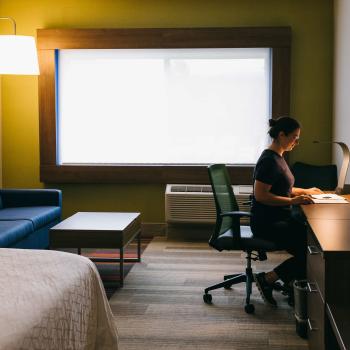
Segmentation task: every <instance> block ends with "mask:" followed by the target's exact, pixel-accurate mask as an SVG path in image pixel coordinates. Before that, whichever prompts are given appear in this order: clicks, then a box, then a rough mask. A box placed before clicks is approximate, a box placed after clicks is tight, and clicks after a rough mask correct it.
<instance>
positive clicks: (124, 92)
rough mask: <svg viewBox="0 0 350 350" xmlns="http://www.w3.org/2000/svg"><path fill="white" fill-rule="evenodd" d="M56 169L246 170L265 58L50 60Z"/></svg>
mask: <svg viewBox="0 0 350 350" xmlns="http://www.w3.org/2000/svg"><path fill="white" fill-rule="evenodd" d="M57 62H58V67H57V68H56V69H57V71H58V79H57V82H58V88H57V91H58V100H57V110H58V114H57V115H58V124H57V125H58V164H61V165H62V164H101V163H104V164H210V163H229V164H232V163H233V164H253V163H255V161H256V159H257V158H258V156H259V154H260V153H261V152H262V150H263V149H264V148H265V147H266V143H267V133H266V126H267V120H268V117H269V115H271V112H270V76H271V66H270V50H269V49H263V48H255V49H238V48H233V49H232V48H231V49H229V48H226V49H151V50H150V49H134V50H130V49H124V50H123V49H114V50H113V49H112V50H61V51H59V52H58V60H57Z"/></svg>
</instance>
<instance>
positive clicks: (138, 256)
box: [136, 231, 141, 262]
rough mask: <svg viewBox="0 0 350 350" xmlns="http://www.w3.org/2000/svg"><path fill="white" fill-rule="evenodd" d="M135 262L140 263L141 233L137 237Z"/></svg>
mask: <svg viewBox="0 0 350 350" xmlns="http://www.w3.org/2000/svg"><path fill="white" fill-rule="evenodd" d="M136 261H137V262H140V261H141V231H140V232H139V234H138V235H137V260H136Z"/></svg>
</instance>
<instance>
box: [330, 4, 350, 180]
mask: <svg viewBox="0 0 350 350" xmlns="http://www.w3.org/2000/svg"><path fill="white" fill-rule="evenodd" d="M349 18H350V1H349V0H334V105H333V140H334V141H342V142H345V143H346V144H347V145H348V146H349V147H350V20H349ZM333 162H335V163H336V164H337V166H338V170H339V169H340V166H341V151H340V147H339V146H336V147H334V149H333ZM346 183H347V184H349V183H350V170H349V171H348V175H347V179H346Z"/></svg>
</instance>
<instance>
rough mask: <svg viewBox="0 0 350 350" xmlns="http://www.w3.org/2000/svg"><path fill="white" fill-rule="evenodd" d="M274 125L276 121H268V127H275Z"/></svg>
mask: <svg viewBox="0 0 350 350" xmlns="http://www.w3.org/2000/svg"><path fill="white" fill-rule="evenodd" d="M275 125H276V120H275V119H269V126H270V127H272V126H275Z"/></svg>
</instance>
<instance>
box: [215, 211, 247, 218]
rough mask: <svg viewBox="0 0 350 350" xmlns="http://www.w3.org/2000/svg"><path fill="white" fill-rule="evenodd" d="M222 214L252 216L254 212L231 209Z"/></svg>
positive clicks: (223, 215)
mask: <svg viewBox="0 0 350 350" xmlns="http://www.w3.org/2000/svg"><path fill="white" fill-rule="evenodd" d="M220 216H222V217H225V216H239V217H240V218H242V217H251V216H252V214H251V213H249V212H247V211H229V212H226V213H221V214H220Z"/></svg>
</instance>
